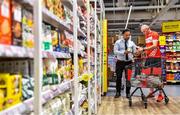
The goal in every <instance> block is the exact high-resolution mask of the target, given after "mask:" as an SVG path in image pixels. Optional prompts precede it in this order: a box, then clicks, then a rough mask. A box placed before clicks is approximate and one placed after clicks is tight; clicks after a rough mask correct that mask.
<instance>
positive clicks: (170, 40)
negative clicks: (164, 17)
mask: <svg viewBox="0 0 180 115" xmlns="http://www.w3.org/2000/svg"><path fill="white" fill-rule="evenodd" d="M166 41H169V42H172V41H177V42H178V41H180V39H166Z"/></svg>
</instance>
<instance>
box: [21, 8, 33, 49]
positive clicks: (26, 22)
mask: <svg viewBox="0 0 180 115" xmlns="http://www.w3.org/2000/svg"><path fill="white" fill-rule="evenodd" d="M22 38H23V46H24V47H27V48H33V47H34V34H33V14H32V12H30V11H28V10H26V9H23V10H22Z"/></svg>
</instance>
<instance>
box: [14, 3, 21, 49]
mask: <svg viewBox="0 0 180 115" xmlns="http://www.w3.org/2000/svg"><path fill="white" fill-rule="evenodd" d="M12 38H13V45H17V46H22V7H21V5H20V4H18V3H17V2H15V0H13V1H12Z"/></svg>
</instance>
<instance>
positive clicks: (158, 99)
mask: <svg viewBox="0 0 180 115" xmlns="http://www.w3.org/2000/svg"><path fill="white" fill-rule="evenodd" d="M163 99H164V96H163V95H162V94H159V95H158V97H157V102H161V101H162V100H163Z"/></svg>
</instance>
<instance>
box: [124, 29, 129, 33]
mask: <svg viewBox="0 0 180 115" xmlns="http://www.w3.org/2000/svg"><path fill="white" fill-rule="evenodd" d="M126 32H130V29H125V30H123V31H122V34H124V33H126Z"/></svg>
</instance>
